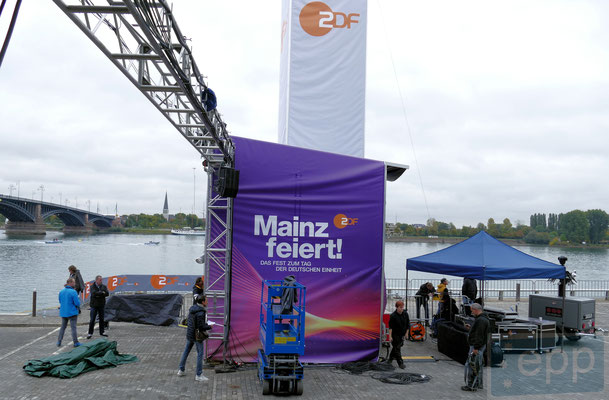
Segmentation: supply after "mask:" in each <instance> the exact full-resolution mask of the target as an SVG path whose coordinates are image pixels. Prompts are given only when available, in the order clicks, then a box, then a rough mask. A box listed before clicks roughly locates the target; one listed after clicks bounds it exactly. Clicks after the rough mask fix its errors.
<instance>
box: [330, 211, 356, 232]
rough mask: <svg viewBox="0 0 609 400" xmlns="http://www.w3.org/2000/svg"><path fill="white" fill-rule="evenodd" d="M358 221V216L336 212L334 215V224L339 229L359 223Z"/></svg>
mask: <svg viewBox="0 0 609 400" xmlns="http://www.w3.org/2000/svg"><path fill="white" fill-rule="evenodd" d="M357 221H358V219H357V218H351V217H347V216H346V215H345V214H336V216H335V217H334V226H335V227H337V228H338V229H343V228H344V227H346V226H349V225H355V224H357Z"/></svg>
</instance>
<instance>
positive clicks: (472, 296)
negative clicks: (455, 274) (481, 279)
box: [461, 278, 478, 315]
mask: <svg viewBox="0 0 609 400" xmlns="http://www.w3.org/2000/svg"><path fill="white" fill-rule="evenodd" d="M461 294H462V295H463V299H462V300H463V306H464V307H463V309H464V311H465V314H466V315H472V314H471V310H470V308H469V305H470V304H472V303H473V302H474V301H476V296H477V295H478V285H477V284H476V280H475V279H472V278H464V279H463V286H461Z"/></svg>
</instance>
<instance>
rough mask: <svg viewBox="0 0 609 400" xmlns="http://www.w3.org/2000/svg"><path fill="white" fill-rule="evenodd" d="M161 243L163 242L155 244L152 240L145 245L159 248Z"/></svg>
mask: <svg viewBox="0 0 609 400" xmlns="http://www.w3.org/2000/svg"><path fill="white" fill-rule="evenodd" d="M159 243H161V242H154V241H152V240H151V241H149V242H146V243H144V244H145V245H146V246H157V245H158V244H159Z"/></svg>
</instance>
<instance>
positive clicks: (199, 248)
mask: <svg viewBox="0 0 609 400" xmlns="http://www.w3.org/2000/svg"><path fill="white" fill-rule="evenodd" d="M53 238H58V239H61V240H63V243H61V244H45V240H52V239H53ZM151 240H152V241H158V242H160V244H159V245H158V246H147V245H144V243H146V242H148V241H151ZM203 246H204V237H202V236H176V235H130V234H129V235H128V234H100V235H91V236H83V237H78V236H64V235H63V234H61V233H58V232H49V233H47V235H46V237H45V238H44V239H42V238H18V239H17V238H13V237H11V238H8V237H6V235H4V232H3V231H0V313H6V312H22V311H28V310H31V307H32V291H33V290H34V289H36V290H37V294H38V309H42V308H44V307H55V306H56V305H57V293H58V292H59V290H61V288H62V287H63V284H64V283H65V280H66V279H67V277H68V266H70V265H71V264H74V265H76V266H77V267H78V268H79V269H80V270H81V273H82V276H83V278H84V279H85V280H92V279H93V278H94V277H95V275H102V276H112V275H120V274H179V275H196V274H202V273H203V266H202V265H200V264H197V263H195V262H194V260H195V258H197V257H199V256H200V255H201V254H202V253H203ZM448 246H449V245H448V244H441V243H387V244H386V246H385V274H386V276H387V278H404V267H405V264H406V259H407V258H409V257H416V256H420V255H423V254H427V253H430V252H433V251H437V250H440V249H443V248H445V247H448ZM517 248H518V249H519V250H521V251H523V252H525V253H528V254H531V255H534V256H536V257H539V258H542V259H544V260H547V261H551V262H557V258H558V257H559V256H561V255H564V256H566V257H568V258H569V261H568V262H567V266H568V268H569V270H571V271H572V270H573V269H576V270H577V277H578V280H609V250H607V249H591V248H574V249H564V248H554V247H543V246H539V247H537V246H518V247H517ZM409 278H411V279H418V278H421V279H425V278H429V279H430V280H433V281H434V282H435V281H436V280H438V279H439V278H440V276H439V275H435V274H425V273H420V272H411V273H410V276H409Z"/></svg>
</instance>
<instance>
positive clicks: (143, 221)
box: [0, 213, 205, 229]
mask: <svg viewBox="0 0 609 400" xmlns="http://www.w3.org/2000/svg"><path fill="white" fill-rule="evenodd" d="M121 219H122V220H124V223H123V227H125V228H138V229H177V228H183V227H186V226H189V227H191V228H194V227H201V228H205V219H203V218H199V217H197V216H196V215H194V214H184V213H177V214H176V215H175V216H173V217H172V219H171V221H167V220H166V219H165V217H163V216H162V215H161V214H152V215H150V214H143V213H142V214H130V215H128V216H127V217H126V218H125V217H124V216H123V217H122V218H121ZM0 222H1V220H0ZM45 223H46V224H47V225H49V226H52V227H54V228H62V227H63V226H64V223H63V222H62V221H61V219H59V218H58V217H57V216H56V215H52V216H50V217H49V218H47V219H46V220H45Z"/></svg>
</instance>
